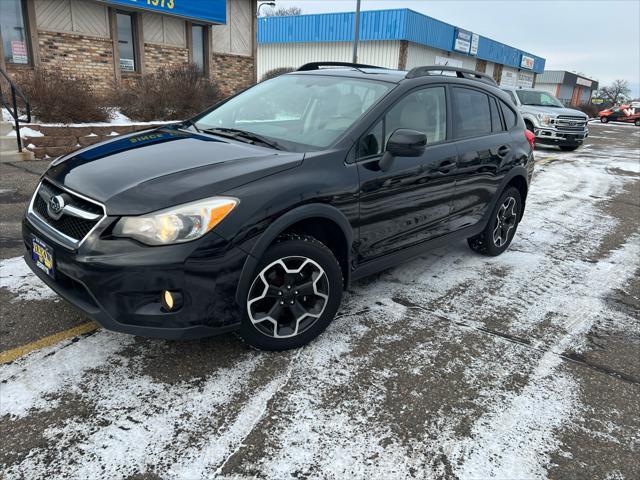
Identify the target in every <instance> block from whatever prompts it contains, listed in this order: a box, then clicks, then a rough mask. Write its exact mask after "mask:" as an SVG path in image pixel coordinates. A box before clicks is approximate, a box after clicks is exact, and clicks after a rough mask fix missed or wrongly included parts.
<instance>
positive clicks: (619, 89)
mask: <svg viewBox="0 0 640 480" xmlns="http://www.w3.org/2000/svg"><path fill="white" fill-rule="evenodd" d="M630 93H631V89H630V88H629V82H627V81H626V80H614V81H613V83H612V84H611V85H608V86H606V87H602V88H601V89H600V90H598V92H597V96H598V97H600V98H602V99H603V100H604V101H605V103H607V104H611V105H618V104H619V103H622V102H624V101H625V100H626V99H627V97H628V96H629V94H630Z"/></svg>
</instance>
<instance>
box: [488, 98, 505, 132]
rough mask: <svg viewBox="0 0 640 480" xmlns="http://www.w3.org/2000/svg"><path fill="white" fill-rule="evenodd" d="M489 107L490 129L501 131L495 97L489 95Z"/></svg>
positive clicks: (500, 121)
mask: <svg viewBox="0 0 640 480" xmlns="http://www.w3.org/2000/svg"><path fill="white" fill-rule="evenodd" d="M489 107H490V108H491V130H492V131H493V132H502V131H503V130H504V128H502V120H500V112H499V111H498V104H497V103H496V99H495V98H491V97H489Z"/></svg>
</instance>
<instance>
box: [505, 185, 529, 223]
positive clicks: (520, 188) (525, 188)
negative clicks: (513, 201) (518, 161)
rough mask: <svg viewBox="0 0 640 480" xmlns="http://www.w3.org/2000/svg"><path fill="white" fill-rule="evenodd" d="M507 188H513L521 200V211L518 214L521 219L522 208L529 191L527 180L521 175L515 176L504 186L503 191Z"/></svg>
mask: <svg viewBox="0 0 640 480" xmlns="http://www.w3.org/2000/svg"><path fill="white" fill-rule="evenodd" d="M509 187H514V188H516V189H517V190H518V191H519V192H520V199H521V200H522V211H521V212H520V218H522V215H524V207H525V205H526V204H527V192H528V190H529V186H528V185H527V180H526V179H525V178H524V177H523V176H521V175H516V176H514V177H513V178H511V179H510V180H509V182H508V183H507V184H506V185H505V189H506V188H509Z"/></svg>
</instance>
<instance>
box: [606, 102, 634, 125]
mask: <svg viewBox="0 0 640 480" xmlns="http://www.w3.org/2000/svg"><path fill="white" fill-rule="evenodd" d="M598 117H600V121H601V122H602V123H607V122H609V121H611V122H628V123H633V124H635V125H637V126H639V127H640V102H633V103H632V104H631V105H620V106H619V107H612V108H607V109H606V110H602V111H601V112H598Z"/></svg>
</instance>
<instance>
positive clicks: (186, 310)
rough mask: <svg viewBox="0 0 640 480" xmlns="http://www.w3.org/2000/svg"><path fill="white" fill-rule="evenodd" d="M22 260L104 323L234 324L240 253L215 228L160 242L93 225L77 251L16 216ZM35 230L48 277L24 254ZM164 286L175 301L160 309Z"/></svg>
mask: <svg viewBox="0 0 640 480" xmlns="http://www.w3.org/2000/svg"><path fill="white" fill-rule="evenodd" d="M22 235H23V238H24V242H25V246H26V248H27V253H26V254H25V261H26V262H27V265H28V266H29V267H30V268H31V270H33V272H34V273H35V274H36V275H37V276H38V277H39V278H40V279H41V280H42V281H43V282H44V283H46V284H47V285H48V286H49V287H50V288H51V289H52V290H54V291H55V292H56V293H58V295H60V296H61V297H62V298H64V299H65V300H67V301H69V302H70V303H71V304H73V305H74V306H75V307H76V308H78V309H80V310H82V311H83V312H84V313H85V314H86V315H88V316H89V317H90V318H92V319H93V320H95V321H96V322H98V323H99V324H100V325H101V326H103V327H104V328H106V329H108V330H113V331H117V332H123V333H129V334H133V335H140V336H145V337H157V338H166V339H191V338H201V337H206V336H211V335H215V334H219V333H223V332H227V331H230V330H234V329H237V328H238V326H239V325H240V318H241V310H240V308H239V307H238V305H237V303H236V301H235V294H236V288H237V284H238V280H239V277H240V272H241V270H242V266H243V265H244V262H245V260H246V258H247V254H246V253H244V252H243V251H242V250H240V249H239V248H237V247H234V246H231V245H230V244H229V243H228V242H226V241H225V240H223V239H222V238H221V237H219V236H218V235H216V234H215V233H213V232H212V233H210V234H208V235H205V237H203V238H202V239H200V240H197V241H195V242H189V243H185V244H178V245H171V246H166V247H147V246H144V245H141V244H138V243H137V242H134V241H131V240H127V239H102V238H100V232H99V231H96V232H94V233H92V234H91V235H90V237H89V238H87V240H86V241H85V242H84V243H83V245H81V246H80V247H79V248H78V249H77V250H71V249H69V248H66V247H64V246H63V245H61V244H59V243H57V242H56V241H55V240H53V239H52V238H50V237H48V236H47V235H46V234H45V233H43V232H42V231H40V230H38V229H37V228H36V227H35V226H34V225H33V224H31V222H30V221H29V220H28V219H26V218H25V219H24V220H23V224H22ZM33 235H35V236H36V237H37V238H39V239H40V240H42V241H44V242H45V243H46V244H47V245H48V246H50V247H51V248H52V249H53V251H54V259H55V260H54V261H55V264H54V269H55V278H51V277H50V276H49V275H47V274H46V273H45V272H43V271H41V270H40V269H39V268H37V267H36V265H35V262H34V261H33V260H32V257H31V248H32V237H33ZM164 290H170V291H179V292H180V293H181V294H182V296H183V305H182V307H181V308H179V309H177V310H176V311H172V312H166V311H164V310H163V309H162V307H161V304H160V295H161V294H162V292H163V291H164Z"/></svg>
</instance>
